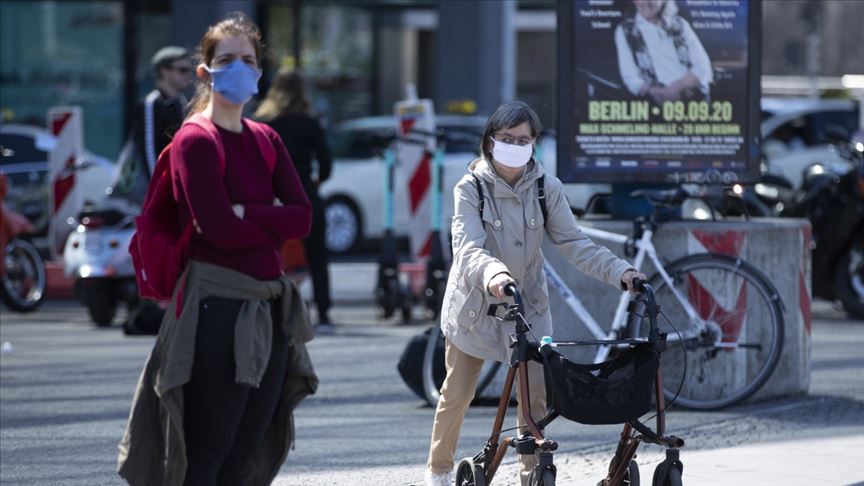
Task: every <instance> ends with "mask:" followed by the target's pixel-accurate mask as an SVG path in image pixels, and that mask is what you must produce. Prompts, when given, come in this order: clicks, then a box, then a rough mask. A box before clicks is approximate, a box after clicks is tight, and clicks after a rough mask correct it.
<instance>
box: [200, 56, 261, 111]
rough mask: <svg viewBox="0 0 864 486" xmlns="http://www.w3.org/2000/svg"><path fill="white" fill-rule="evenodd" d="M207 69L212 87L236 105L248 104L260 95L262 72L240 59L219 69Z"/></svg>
mask: <svg viewBox="0 0 864 486" xmlns="http://www.w3.org/2000/svg"><path fill="white" fill-rule="evenodd" d="M205 69H207V72H209V73H210V79H211V81H210V87H211V88H213V90H214V91H216V92H217V93H219V94H221V95H222V96H223V97H224V98H225V99H226V100H228V101H230V102H231V103H234V104H235V105H242V104H244V103H246V102H247V101H249V98H251V97H252V95H254V94H257V93H258V80H259V79H261V71H260V70H258V69H255V68H253V67H252V66H249V65H248V64H246V63H245V62H243V61H242V60H240V59H237V60H235V61H233V62H231V63H230V64H228V65H227V66H223V67H220V68H217V69H211V68H209V67H206V66H205Z"/></svg>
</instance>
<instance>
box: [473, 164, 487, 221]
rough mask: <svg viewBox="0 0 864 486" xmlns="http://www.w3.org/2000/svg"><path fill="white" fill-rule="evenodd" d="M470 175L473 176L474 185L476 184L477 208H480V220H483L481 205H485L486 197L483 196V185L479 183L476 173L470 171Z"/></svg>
mask: <svg viewBox="0 0 864 486" xmlns="http://www.w3.org/2000/svg"><path fill="white" fill-rule="evenodd" d="M471 177H473V178H474V185H475V186H477V196H478V197H479V198H480V203H479V208H480V220H481V221H482V220H483V207H484V206H486V199H484V198H483V185H482V184H480V178H479V177H477V174H475V173H473V172H472V173H471Z"/></svg>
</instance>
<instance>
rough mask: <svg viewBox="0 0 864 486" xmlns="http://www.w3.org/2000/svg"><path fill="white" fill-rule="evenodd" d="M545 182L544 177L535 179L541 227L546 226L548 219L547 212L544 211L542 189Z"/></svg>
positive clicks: (544, 191)
mask: <svg viewBox="0 0 864 486" xmlns="http://www.w3.org/2000/svg"><path fill="white" fill-rule="evenodd" d="M545 181H546V176H545V175H542V176H540V178H539V179H537V200H538V201H539V202H540V212H541V213H543V226H546V221H547V220H548V219H549V211H548V210H547V209H546V190H545V189H543V183H544V182H545Z"/></svg>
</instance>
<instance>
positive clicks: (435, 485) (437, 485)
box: [426, 469, 453, 486]
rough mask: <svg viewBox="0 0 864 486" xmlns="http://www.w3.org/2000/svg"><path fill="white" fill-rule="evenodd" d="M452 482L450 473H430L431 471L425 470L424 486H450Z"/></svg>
mask: <svg viewBox="0 0 864 486" xmlns="http://www.w3.org/2000/svg"><path fill="white" fill-rule="evenodd" d="M452 484H453V475H452V474H451V473H449V472H446V473H441V474H432V471H430V470H429V469H427V470H426V486H451V485H452Z"/></svg>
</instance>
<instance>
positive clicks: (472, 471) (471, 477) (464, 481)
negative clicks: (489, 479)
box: [456, 457, 486, 486]
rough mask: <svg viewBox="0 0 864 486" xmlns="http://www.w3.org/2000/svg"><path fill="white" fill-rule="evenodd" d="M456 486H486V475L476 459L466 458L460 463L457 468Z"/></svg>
mask: <svg viewBox="0 0 864 486" xmlns="http://www.w3.org/2000/svg"><path fill="white" fill-rule="evenodd" d="M456 486H486V473H485V472H484V471H483V467H482V466H481V465H479V464H474V459H471V458H470V457H466V458H465V459H462V460H461V461H459V467H457V468H456Z"/></svg>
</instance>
